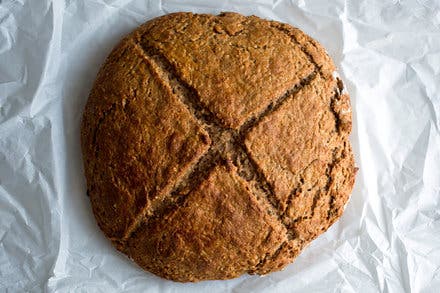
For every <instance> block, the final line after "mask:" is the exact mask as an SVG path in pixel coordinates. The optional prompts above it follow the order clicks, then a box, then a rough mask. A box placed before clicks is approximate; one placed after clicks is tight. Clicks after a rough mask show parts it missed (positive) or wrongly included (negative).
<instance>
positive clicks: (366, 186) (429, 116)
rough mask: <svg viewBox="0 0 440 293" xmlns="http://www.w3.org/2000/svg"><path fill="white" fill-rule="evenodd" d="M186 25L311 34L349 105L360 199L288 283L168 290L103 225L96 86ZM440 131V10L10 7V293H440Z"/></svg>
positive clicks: (3, 204)
mask: <svg viewBox="0 0 440 293" xmlns="http://www.w3.org/2000/svg"><path fill="white" fill-rule="evenodd" d="M210 2H212V3H210ZM367 2H368V3H367ZM175 11H193V12H208V13H219V12H221V11H237V12H241V13H243V14H255V15H258V16H261V17H266V18H271V19H275V20H279V21H283V22H288V23H291V24H293V25H295V26H297V27H300V28H301V29H303V30H304V31H305V32H306V33H308V34H310V35H311V36H312V37H314V38H316V39H317V40H318V41H319V42H321V43H322V44H323V45H324V47H326V48H327V49H328V52H329V54H330V55H331V56H332V57H333V58H334V60H335V63H336V65H337V66H338V69H339V72H340V74H341V76H342V78H343V80H344V81H345V84H346V87H347V88H348V91H349V92H350V94H351V97H352V106H353V112H354V113H353V114H354V116H353V122H354V129H353V134H352V143H353V147H354V151H355V153H356V161H357V165H358V167H360V171H359V173H358V176H357V182H356V187H355V190H354V192H353V196H352V198H351V201H350V203H349V204H348V206H347V209H346V212H345V214H344V216H343V217H342V219H341V220H340V221H339V222H338V223H337V224H335V225H334V226H333V227H332V228H331V229H330V230H329V231H328V232H327V233H325V234H324V235H322V236H321V237H319V238H318V239H317V240H316V241H314V242H313V243H312V244H311V246H309V248H308V249H306V250H305V251H304V252H303V253H302V254H301V255H300V256H299V257H298V259H297V260H296V261H295V262H294V263H293V264H292V265H290V266H288V267H287V268H286V269H285V270H284V271H282V272H278V273H273V274H270V275H268V276H266V277H258V276H243V277H241V278H238V279H235V280H231V281H210V282H202V283H198V284H179V283H173V282H170V281H165V280H162V279H160V278H158V277H155V276H154V275H152V274H149V273H145V272H143V271H142V270H141V269H139V268H138V267H137V266H136V265H134V264H133V263H132V262H131V261H129V260H128V259H127V258H125V257H124V256H123V255H121V254H120V253H118V252H116V250H115V249H113V248H112V247H111V245H110V243H109V242H108V241H107V240H106V239H105V238H104V236H103V234H102V233H101V232H100V231H99V230H98V227H97V226H96V224H95V221H94V218H93V215H92V212H91V208H90V205H89V200H88V198H87V197H86V194H85V179H84V177H83V167H82V159H81V153H80V147H79V125H80V119H81V115H82V110H83V107H84V104H85V101H86V99H87V96H88V93H89V90H90V88H91V85H92V82H93V80H94V78H95V75H96V73H97V71H98V69H99V66H100V65H101V64H102V62H103V61H104V59H105V57H106V56H107V55H108V53H109V52H110V50H111V48H112V47H113V46H114V45H115V44H116V43H117V42H118V41H119V39H120V38H121V36H123V35H124V34H126V33H128V32H130V31H131V30H132V29H134V28H135V27H137V26H138V25H139V24H141V23H143V22H145V21H147V20H149V19H151V18H153V17H155V16H159V15H162V14H164V13H168V12H175ZM439 115H440V2H439V1H435V0H419V1H398V0H396V1H383V0H377V1H354V0H353V1H342V0H341V1H327V0H321V1H318V0H314V1H310V0H307V1H306V0H303V1H264V0H260V1H255V2H252V3H251V2H247V1H238V0H237V1H226V2H222V4H220V1H201V0H199V1H184V2H182V1H178V0H174V1H162V2H159V1H147V0H139V1H137V0H132V1H129V0H127V1H124V0H120V1H103V0H78V1H74V0H64V1H59V0H54V1H48V0H46V1H45V0H0V291H1V292H4V291H11V292H22V291H31V292H41V291H49V292H55V291H58V292H119V291H131V292H139V291H141V290H147V289H148V290H147V291H148V292H193V291H200V292H207V290H209V291H208V292H221V291H225V290H228V291H233V292H251V291H252V292H268V291H270V290H272V291H274V292H304V291H306V292H318V291H319V292H378V291H381V292H410V291H411V292H440V135H439V127H440V123H439Z"/></svg>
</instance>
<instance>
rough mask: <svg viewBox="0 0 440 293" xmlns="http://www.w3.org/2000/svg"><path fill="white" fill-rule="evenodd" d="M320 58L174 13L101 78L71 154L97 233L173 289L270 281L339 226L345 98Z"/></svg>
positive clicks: (264, 31) (271, 33) (272, 30)
mask: <svg viewBox="0 0 440 293" xmlns="http://www.w3.org/2000/svg"><path fill="white" fill-rule="evenodd" d="M333 71H334V65H333V63H332V61H331V59H330V58H329V56H328V55H327V54H326V52H325V51H324V49H323V48H322V47H321V46H320V45H319V44H318V43H317V42H316V41H314V40H313V39H311V38H310V37H308V36H307V35H305V34H304V33H303V32H301V31H300V30H298V29H296V28H293V27H291V26H289V25H286V24H281V23H278V22H273V21H266V20H262V19H260V18H257V17H255V16H250V17H245V16H242V15H239V14H236V13H223V14H221V15H219V16H213V15H197V14H191V13H175V14H169V15H165V16H162V17H159V18H156V19H153V20H151V21H149V22H147V23H146V24H144V25H143V26H141V27H140V28H139V29H137V30H136V31H134V32H133V33H132V34H130V35H129V36H127V37H126V38H125V39H124V40H122V41H121V42H120V44H119V45H118V46H117V47H116V48H115V49H114V50H113V51H112V53H111V54H110V56H109V57H108V59H107V61H106V63H105V64H104V66H103V67H102V68H101V70H100V72H99V74H98V77H97V80H96V82H95V84H94V87H93V90H92V92H91V94H90V97H89V100H88V102H87V105H86V108H85V112H84V117H83V122H82V128H81V144H82V150H83V155H84V165H85V173H86V178H87V189H88V194H89V195H90V199H91V203H92V207H93V212H94V214H95V217H96V219H97V222H98V224H99V226H100V227H101V229H102V230H103V231H104V233H105V234H106V235H107V236H108V237H109V238H110V239H111V240H112V242H113V244H114V245H115V246H116V247H117V248H118V249H119V250H121V251H122V252H124V253H126V254H128V255H129V256H130V257H131V258H133V259H134V260H135V261H136V262H137V263H138V264H139V265H140V266H142V267H143V268H145V269H146V270H149V271H151V272H153V273H155V274H157V275H159V276H162V277H165V278H168V279H172V280H177V281H183V282H184V281H199V280H206V279H228V278H233V277H236V276H239V275H241V274H244V273H258V274H267V273H269V272H272V271H276V270H279V269H281V268H283V267H284V266H285V265H287V264H288V263H290V262H292V260H293V259H294V258H295V257H296V256H297V255H298V254H299V253H300V251H301V250H302V249H303V248H304V247H305V246H306V245H307V244H308V243H309V242H310V241H311V240H313V239H314V238H315V237H317V236H318V235H319V234H321V233H322V232H324V231H325V230H326V229H327V228H328V227H329V226H330V225H331V224H332V223H334V222H335V221H336V220H337V219H338V218H339V217H340V215H341V214H342V212H343V207H344V205H345V204H346V202H347V200H348V197H349V194H350V193H351V190H352V187H353V184H354V176H355V173H356V170H355V167H354V160H353V154H352V151H351V147H350V143H349V140H348V136H349V134H350V131H351V110H350V102H349V96H348V95H346V94H342V93H341V91H342V88H341V87H342V82H341V81H340V80H337V79H335V78H334V77H333V75H332V74H333Z"/></svg>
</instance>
